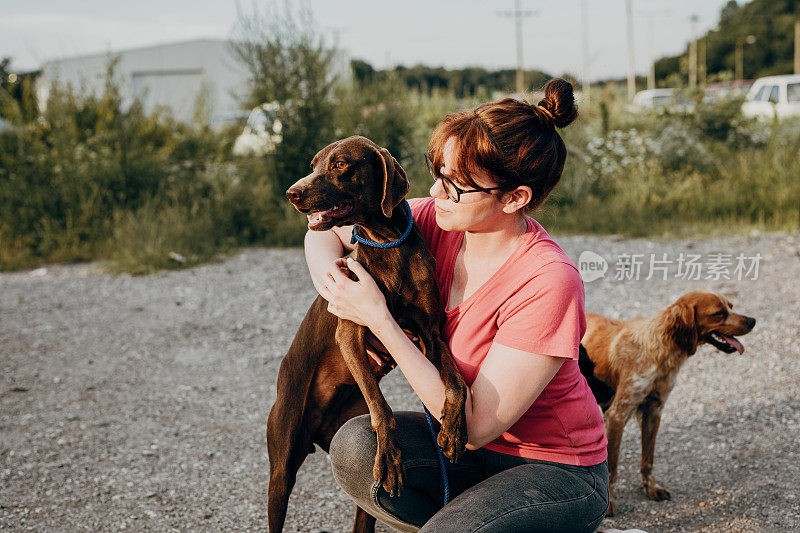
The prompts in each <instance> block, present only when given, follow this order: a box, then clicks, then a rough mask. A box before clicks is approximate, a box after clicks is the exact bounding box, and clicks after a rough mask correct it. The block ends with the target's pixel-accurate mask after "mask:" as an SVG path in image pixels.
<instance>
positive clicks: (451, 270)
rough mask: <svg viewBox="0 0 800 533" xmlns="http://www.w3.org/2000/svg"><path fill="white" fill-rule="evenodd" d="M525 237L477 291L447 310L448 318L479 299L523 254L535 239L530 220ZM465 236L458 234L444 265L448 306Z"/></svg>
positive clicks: (443, 283) (445, 299) (444, 291)
mask: <svg viewBox="0 0 800 533" xmlns="http://www.w3.org/2000/svg"><path fill="white" fill-rule="evenodd" d="M525 225H526V228H525V236H524V237H523V238H522V239H521V241H520V243H519V245H517V247H516V248H515V249H514V251H513V252H511V255H509V256H508V259H506V260H505V261H504V262H503V264H502V265H500V267H499V268H498V269H497V270H496V271H495V272H494V273H493V274H492V275H491V276H489V278H488V279H487V280H486V281H484V282H483V284H482V285H481V286H480V287H478V288H477V289H475V291H474V292H473V293H472V294H470V295H469V296H468V297H467V298H464V299H463V300H461V303H459V304H458V305H457V306H455V307H453V308H451V309H446V310H445V313H446V314H447V316H452V315H454V314H456V313H458V311H459V309H460V308H462V307H466V306H468V305H470V304H471V303H472V302H473V301H475V299H477V298H478V297H479V296H480V294H481V293H483V292H484V291H486V290H488V288H489V287H490V286H491V285H492V281H493V280H494V279H495V278H497V276H499V275H502V273H503V271H505V270H506V269H507V268H508V265H510V264H512V263H513V261H514V260H515V259H516V258H517V257H518V256H519V255H520V254H521V253H522V251H523V250H524V249H525V245H526V244H527V243H528V242H529V241H530V240H531V239H532V238H533V237H534V233H535V231H534V228H533V225H532V224H531V223H530V221H529V220H526V221H525ZM464 235H465V232H463V231H460V232H458V237H456V240H455V243H454V244H455V245H454V246H453V250H454V253H451V254H450V255H449V256H448V258H447V263H446V264H445V265H442V267H443V268H442V270H443V273H444V274H445V276H446V277H445V278H444V279H443V280H442V281H441V283H442V287H443V289H444V290H443V291H442V292H443V296H444V301H445V302H447V305H449V303H450V292H451V290H452V289H453V278H454V277H455V268H456V259H457V258H458V254H459V252H460V251H461V246H462V245H463V244H464Z"/></svg>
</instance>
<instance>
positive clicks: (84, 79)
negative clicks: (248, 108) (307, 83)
mask: <svg viewBox="0 0 800 533" xmlns="http://www.w3.org/2000/svg"><path fill="white" fill-rule="evenodd" d="M114 57H118V58H119V62H118V64H117V66H116V70H115V75H116V78H117V80H118V83H119V86H120V91H121V93H122V97H123V99H124V101H125V103H130V102H132V101H133V99H134V98H139V99H140V100H141V101H142V103H143V105H144V109H145V111H146V112H148V113H149V112H152V111H153V110H154V109H155V108H156V107H159V106H165V107H167V108H169V109H170V110H171V111H172V114H173V116H174V117H175V118H176V119H178V120H181V121H187V122H188V121H190V120H191V118H192V114H193V112H194V109H195V105H196V104H197V102H198V99H199V98H200V96H201V93H203V92H204V93H205V94H204V96H203V98H204V99H205V102H206V104H207V106H208V109H209V110H210V112H211V122H212V123H215V124H218V123H220V122H224V121H225V120H230V119H231V118H235V117H239V116H242V114H243V109H242V107H243V102H244V99H245V97H246V96H247V90H248V87H247V76H248V73H247V71H246V70H245V69H244V68H243V66H242V65H241V64H240V63H239V62H238V61H237V60H236V59H235V58H234V56H233V53H232V51H231V49H230V47H229V45H228V42H227V41H224V40H214V39H198V40H195V41H187V42H181V43H173V44H163V45H156V46H148V47H145V48H136V49H133V50H123V51H120V52H108V53H104V54H95V55H89V56H80V57H73V58H65V59H56V60H52V61H48V62H46V63H45V64H44V65H42V68H41V74H40V76H39V78H38V79H37V81H36V95H37V97H38V99H39V102H40V103H41V105H42V106H44V105H46V103H47V96H48V93H49V91H50V86H51V84H52V83H53V82H56V83H57V84H59V85H66V84H71V85H72V87H73V88H75V89H83V90H86V91H87V92H91V93H94V94H99V93H101V92H102V90H103V86H104V84H105V76H106V70H107V68H108V65H109V61H110V60H111V59H112V58H114ZM244 114H245V116H246V113H244Z"/></svg>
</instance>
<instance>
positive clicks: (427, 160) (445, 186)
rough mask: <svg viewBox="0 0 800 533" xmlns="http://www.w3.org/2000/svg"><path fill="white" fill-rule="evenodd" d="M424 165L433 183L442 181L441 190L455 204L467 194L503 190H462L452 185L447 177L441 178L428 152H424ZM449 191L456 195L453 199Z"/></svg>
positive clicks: (496, 188) (497, 188) (492, 188)
mask: <svg viewBox="0 0 800 533" xmlns="http://www.w3.org/2000/svg"><path fill="white" fill-rule="evenodd" d="M425 165H426V166H427V167H428V171H429V172H430V173H431V177H432V178H433V181H437V180H442V188H443V189H444V192H445V193H446V194H447V197H448V198H450V199H451V200H452V201H453V202H454V203H456V204H457V203H458V202H460V201H461V195H462V194H467V193H471V192H485V193H489V192H491V191H499V190H500V189H502V188H503V187H488V188H480V189H462V188H460V187H459V186H458V185H456V184H455V183H453V181H452V180H451V179H450V178H448V177H447V176H443V175H442V174H440V173H439V172H438V171H437V170H436V168H435V166H434V164H433V158H432V157H431V153H430V152H425ZM448 186H449V188H448ZM451 191H454V192H455V195H456V197H455V198H453V195H452V194H451Z"/></svg>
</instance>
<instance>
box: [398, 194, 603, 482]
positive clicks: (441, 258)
mask: <svg viewBox="0 0 800 533" xmlns="http://www.w3.org/2000/svg"><path fill="white" fill-rule="evenodd" d="M409 203H410V204H411V211H412V213H413V215H414V219H415V220H416V222H417V224H418V225H419V227H420V229H421V230H422V235H423V237H424V238H425V241H426V242H427V243H428V246H429V247H430V249H431V252H432V253H433V256H434V257H435V258H436V275H437V276H438V279H439V284H440V286H441V290H442V296H443V300H444V301H445V302H447V301H448V299H449V294H450V285H451V283H452V280H453V268H454V266H455V259H456V256H457V255H458V251H459V249H460V248H461V243H462V241H463V239H464V232H460V231H459V232H450V231H444V230H442V229H441V228H439V226H438V225H437V224H436V213H435V211H434V200H433V198H419V199H414V200H410V201H409ZM526 219H527V222H528V232H527V234H526V236H525V240H524V242H523V243H522V244H521V245H520V246H519V248H518V249H517V250H516V251H515V252H514V253H513V254H512V255H511V257H509V258H508V260H507V261H506V262H505V263H504V264H503V265H502V266H501V267H500V269H499V270H498V271H497V272H496V273H495V274H494V276H492V278H491V279H490V280H489V281H487V282H486V283H485V284H484V285H483V286H481V287H480V288H479V289H478V290H477V291H475V293H473V294H472V295H471V296H470V297H469V298H467V299H466V300H464V301H463V302H462V303H461V304H460V305H459V306H457V307H455V308H453V309H451V310H449V311H447V322H446V325H445V331H444V335H445V337H446V338H447V340H448V342H449V344H450V349H451V351H452V352H453V357H455V360H456V364H457V365H458V368H459V370H460V371H461V374H462V375H463V376H464V380H465V381H466V382H467V385H472V383H473V381H475V376H476V375H477V374H478V370H479V369H480V367H481V364H482V363H483V360H484V358H485V357H486V354H487V353H488V352H489V348H490V347H491V345H492V343H493V342H496V343H498V344H502V345H503V346H508V347H510V348H516V349H518V350H522V351H525V352H531V353H537V354H545V355H552V356H556V357H564V358H568V359H569V360H567V361H565V362H564V364H563V365H562V366H561V368H560V369H559V371H558V372H557V373H556V375H555V376H554V377H553V379H552V380H551V381H550V383H549V384H548V385H547V386H546V387H545V389H544V390H543V391H542V393H541V394H540V395H539V397H538V398H537V399H536V401H534V402H533V405H531V407H530V408H529V409H528V410H527V411H526V412H525V414H523V415H522V417H521V418H520V419H519V420H518V421H517V422H516V423H515V424H514V425H513V426H511V427H510V428H509V429H508V430H507V431H506V432H505V433H503V434H502V435H500V436H499V437H498V438H497V439H495V440H494V441H492V442H491V443H489V444H487V445H486V446H484V447H485V448H486V449H489V450H493V451H496V452H501V453H507V454H510V455H516V456H520V457H528V458H532V459H542V460H545V461H553V462H557V463H565V464H572V465H586V466H588V465H595V464H598V463H601V462H603V461H604V460H605V459H606V456H607V454H606V437H605V432H604V426H603V417H602V415H601V414H600V411H599V409H598V407H597V402H596V401H595V399H594V396H593V395H592V392H591V390H590V389H589V386H588V384H587V383H586V380H585V379H584V377H583V376H582V375H581V373H580V371H579V370H578V345H579V344H580V341H581V338H582V337H583V334H584V332H585V331H586V316H585V313H584V292H583V281H582V280H581V277H580V273H579V272H578V269H577V268H576V267H575V264H574V263H573V262H572V261H571V260H570V258H569V257H568V256H567V254H566V253H564V251H563V250H562V249H561V248H560V247H559V246H558V244H556V243H555V241H553V240H552V239H551V238H550V236H549V235H548V234H547V232H546V231H545V230H544V228H542V226H541V225H539V223H538V222H536V221H535V220H533V219H532V218H529V217H526ZM513 370H514V369H513V368H509V371H510V372H513ZM506 393H509V394H510V393H513V391H506Z"/></svg>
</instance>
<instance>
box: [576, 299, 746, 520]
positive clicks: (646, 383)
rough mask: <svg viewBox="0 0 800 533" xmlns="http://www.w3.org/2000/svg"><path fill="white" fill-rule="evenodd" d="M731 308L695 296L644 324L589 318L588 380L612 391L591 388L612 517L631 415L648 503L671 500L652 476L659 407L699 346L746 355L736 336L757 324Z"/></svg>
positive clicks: (723, 302) (586, 338) (585, 340)
mask: <svg viewBox="0 0 800 533" xmlns="http://www.w3.org/2000/svg"><path fill="white" fill-rule="evenodd" d="M732 307H733V304H731V303H730V302H729V301H728V300H727V299H726V298H724V297H723V296H720V295H718V294H714V293H710V292H699V291H695V292H690V293H687V294H684V295H683V296H681V297H680V298H678V300H677V301H676V302H675V303H674V304H672V305H670V306H669V307H667V308H666V309H664V310H663V311H660V312H658V313H656V314H655V315H653V316H652V317H649V318H637V319H633V320H624V321H623V320H612V319H610V318H605V317H602V316H599V315H595V314H593V313H587V314H586V321H587V328H586V334H585V335H584V337H583V340H582V342H581V344H582V345H583V346H584V347H585V348H586V353H587V354H588V357H589V358H590V359H591V362H592V363H594V375H593V376H592V378H594V379H600V380H602V381H604V382H605V383H607V384H608V385H610V386H611V387H613V388H614V389H616V392H615V394H614V395H613V397H612V399H611V400H610V401H608V396H606V397H605V398H604V399H601V397H600V395H599V394H603V393H605V392H607V391H602V390H601V391H599V392H598V391H596V390H595V387H594V386H592V390H593V392H595V397H596V398H598V402H599V403H600V404H601V406H602V407H603V409H604V411H605V414H604V418H605V424H606V437H607V438H608V471H609V476H610V481H611V500H610V503H609V507H608V515H609V516H612V515H613V514H614V513H615V511H616V507H615V505H614V492H613V491H614V480H615V478H616V475H617V464H618V459H619V447H620V443H621V442H622V431H623V430H624V429H625V424H626V423H627V422H628V420H629V419H630V417H631V415H632V414H634V413H635V414H636V415H637V417H638V418H639V419H640V423H641V429H642V463H641V473H642V483H643V485H644V491H645V493H647V497H648V498H650V499H651V500H656V501H659V500H668V499H670V494H669V491H667V489H665V488H663V487H661V486H660V485H659V484H658V483H656V480H655V478H654V477H653V451H654V449H655V444H656V433H657V432H658V425H659V423H660V421H661V409H662V408H663V406H664V403H665V402H666V401H667V396H669V393H670V391H671V390H672V387H673V386H674V385H675V379H676V378H677V377H678V371H679V370H680V368H681V365H683V363H684V362H685V361H686V359H687V358H688V357H689V356H691V355H693V354H694V353H695V351H697V347H698V346H699V345H700V344H703V343H708V344H711V345H712V346H714V347H715V348H717V349H718V350H721V351H723V352H725V353H733V352H736V351H738V352H739V353H742V352H744V347H743V346H742V344H741V343H740V342H739V341H738V340H737V339H736V338H735V337H734V336H735V335H745V334H747V333H749V332H750V331H751V330H752V329H753V326H755V323H756V319H755V318H750V317H748V316H744V315H739V314H736V313H734V312H732V311H731V308H732ZM591 383H592V381H591V380H590V384H591ZM604 400H605V401H604Z"/></svg>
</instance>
